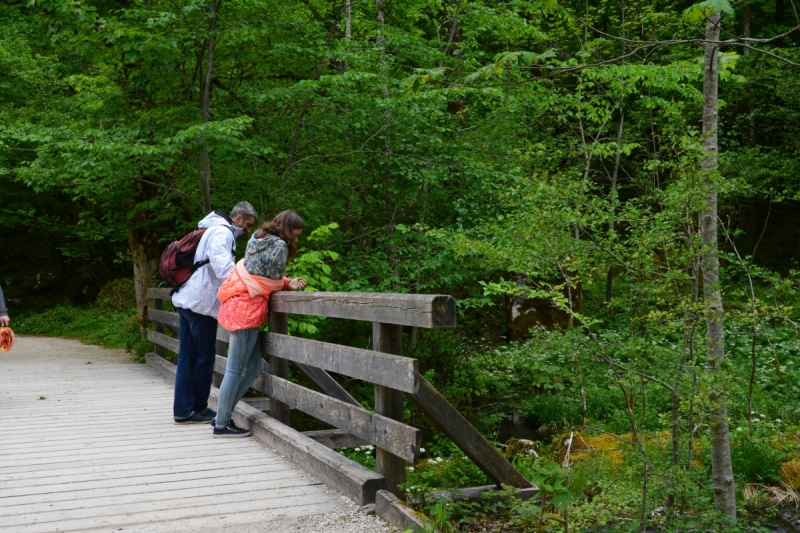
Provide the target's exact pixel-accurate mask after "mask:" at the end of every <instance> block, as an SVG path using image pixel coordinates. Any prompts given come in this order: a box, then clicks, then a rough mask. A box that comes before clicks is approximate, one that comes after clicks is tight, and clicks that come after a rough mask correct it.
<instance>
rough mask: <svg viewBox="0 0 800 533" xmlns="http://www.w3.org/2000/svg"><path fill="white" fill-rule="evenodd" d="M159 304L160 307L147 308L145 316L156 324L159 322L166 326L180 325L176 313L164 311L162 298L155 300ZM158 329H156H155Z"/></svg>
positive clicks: (175, 326)
mask: <svg viewBox="0 0 800 533" xmlns="http://www.w3.org/2000/svg"><path fill="white" fill-rule="evenodd" d="M159 303H160V304H161V309H158V308H156V309H148V310H147V318H149V319H150V320H152V321H153V322H155V323H156V326H158V325H160V324H166V325H168V326H172V327H174V328H177V327H179V326H180V317H179V316H178V313H171V312H169V311H164V302H163V301H162V300H156V304H159ZM156 331H158V329H156Z"/></svg>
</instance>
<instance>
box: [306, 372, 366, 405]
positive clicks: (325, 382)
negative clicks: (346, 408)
mask: <svg viewBox="0 0 800 533" xmlns="http://www.w3.org/2000/svg"><path fill="white" fill-rule="evenodd" d="M295 366H297V368H299V369H300V371H301V372H302V373H303V374H305V375H306V376H307V377H308V379H310V380H311V381H313V382H314V383H315V384H316V385H317V387H319V388H320V390H322V392H324V393H325V394H327V395H328V396H332V397H334V398H336V399H337V400H341V401H343V402H345V403H349V404H353V405H358V406H359V407H360V406H361V404H359V403H358V401H357V400H356V399H355V398H353V397H352V396H350V393H349V392H347V391H346V390H345V388H344V387H342V386H341V385H339V383H338V382H337V381H336V380H335V379H333V378H332V377H331V376H330V374H328V373H327V372H325V371H324V370H322V369H321V368H317V367H314V366H309V365H304V364H302V363H295Z"/></svg>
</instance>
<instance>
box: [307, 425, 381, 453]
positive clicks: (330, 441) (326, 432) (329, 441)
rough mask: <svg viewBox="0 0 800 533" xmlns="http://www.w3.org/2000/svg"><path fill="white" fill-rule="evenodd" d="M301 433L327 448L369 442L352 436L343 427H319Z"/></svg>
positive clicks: (349, 446)
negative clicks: (318, 428) (317, 429)
mask: <svg viewBox="0 0 800 533" xmlns="http://www.w3.org/2000/svg"><path fill="white" fill-rule="evenodd" d="M303 435H305V436H306V437H310V438H312V439H314V440H315V441H317V442H319V443H320V444H324V445H325V446H327V447H328V448H333V449H335V448H355V447H356V446H364V445H366V444H369V442H367V441H365V440H364V439H359V438H358V437H354V436H353V435H351V434H349V433H348V432H346V431H345V430H343V429H321V430H319V431H304V432H303Z"/></svg>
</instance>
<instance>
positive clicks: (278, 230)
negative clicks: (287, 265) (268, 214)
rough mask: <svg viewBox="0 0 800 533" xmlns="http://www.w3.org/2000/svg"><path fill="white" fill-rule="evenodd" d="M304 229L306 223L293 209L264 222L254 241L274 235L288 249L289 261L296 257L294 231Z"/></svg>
mask: <svg viewBox="0 0 800 533" xmlns="http://www.w3.org/2000/svg"><path fill="white" fill-rule="evenodd" d="M296 229H306V223H305V222H303V219H302V218H301V217H300V215H298V214H297V213H296V212H295V211H294V210H293V209H287V210H286V211H283V212H281V213H279V214H278V216H276V217H275V218H273V219H272V220H270V221H269V222H264V224H262V225H261V227H260V228H258V231H257V232H256V239H263V238H264V237H266V236H267V235H274V236H276V237H278V238H280V239H283V241H284V242H285V243H286V246H288V247H289V259H293V258H294V257H295V256H296V255H297V237H295V236H294V230H296Z"/></svg>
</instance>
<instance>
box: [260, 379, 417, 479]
mask: <svg viewBox="0 0 800 533" xmlns="http://www.w3.org/2000/svg"><path fill="white" fill-rule="evenodd" d="M265 377H266V380H265V381H266V390H265V391H264V393H265V394H266V395H267V396H269V397H270V398H275V399H277V400H279V401H281V402H283V403H285V404H286V405H288V406H289V407H290V408H292V409H299V410H300V411H303V412H304V413H307V414H309V415H311V416H313V417H314V418H316V419H318V420H322V421H323V422H327V423H328V424H330V425H332V426H335V427H337V428H339V429H343V430H345V431H347V432H348V433H350V434H351V435H353V436H355V437H359V438H362V439H364V440H366V441H368V442H369V443H370V444H374V445H375V446H379V447H380V448H383V449H384V450H386V451H388V452H391V453H392V454H394V455H396V456H397V457H402V458H403V459H405V460H406V461H408V462H410V463H413V464H416V463H418V462H419V449H420V446H421V444H422V431H420V430H419V429H417V428H413V427H411V426H407V425H406V424H403V423H402V422H398V421H396V420H392V419H391V418H387V417H385V416H383V415H379V414H377V413H372V412H370V411H367V410H366V409H364V408H363V407H356V406H355V405H351V404H349V403H345V402H342V401H340V400H337V399H335V398H331V397H330V396H326V395H325V394H322V393H320V392H315V391H312V390H309V389H307V388H305V387H303V386H301V385H297V384H295V383H292V382H291V381H288V380H285V379H282V378H279V377H277V376H273V375H270V374H267V375H266V376H265Z"/></svg>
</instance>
